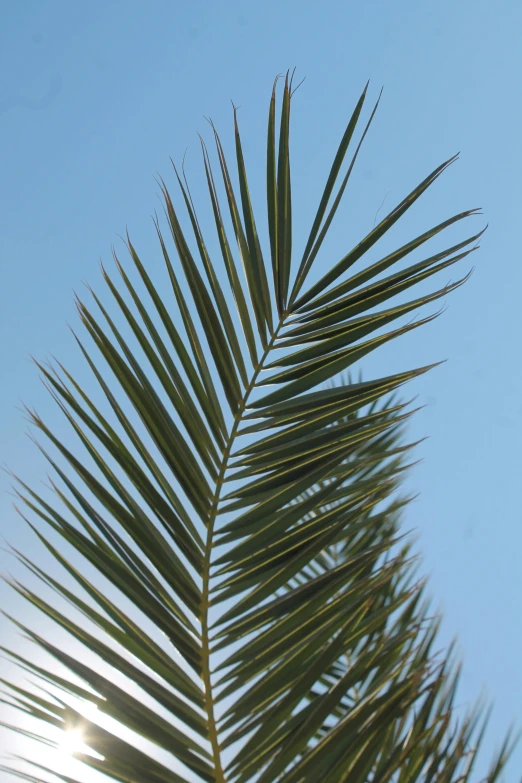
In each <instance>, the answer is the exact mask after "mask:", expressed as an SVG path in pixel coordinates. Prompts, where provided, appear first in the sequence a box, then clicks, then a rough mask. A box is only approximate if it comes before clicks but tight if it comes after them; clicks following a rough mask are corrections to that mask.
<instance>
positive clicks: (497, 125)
mask: <svg viewBox="0 0 522 783" xmlns="http://www.w3.org/2000/svg"><path fill="white" fill-rule="evenodd" d="M2 11H3V13H2V17H3V19H2V28H1V30H0V65H1V67H0V149H1V150H2V155H1V157H2V167H1V169H2V174H1V178H0V202H1V203H0V207H1V208H0V259H1V265H2V267H1V268H2V278H1V282H2V285H1V286H0V328H1V334H2V366H3V367H4V373H3V380H2V384H1V385H0V428H1V437H0V462H2V463H3V464H5V465H7V466H9V468H11V469H12V470H13V471H14V472H16V473H20V474H21V475H23V477H24V478H25V479H26V480H27V481H28V482H29V483H32V484H33V485H36V484H37V483H38V482H39V481H40V480H41V479H42V478H43V477H44V474H45V464H44V461H43V459H42V458H41V457H40V456H39V454H38V452H37V451H36V449H35V448H34V446H33V445H32V444H31V442H30V441H29V439H28V438H27V437H25V432H26V429H27V425H26V422H25V421H24V419H23V416H22V414H21V413H20V412H19V411H18V410H17V406H19V405H20V400H23V401H24V402H25V403H26V404H28V405H29V406H30V407H35V408H36V409H37V410H38V412H39V413H40V414H41V415H42V416H43V417H44V418H45V419H46V420H47V421H48V422H49V423H50V424H51V425H53V426H54V427H55V428H56V429H57V430H58V432H62V431H65V430H64V429H63V424H62V422H61V420H60V417H59V414H58V412H57V411H56V410H55V409H54V406H53V403H52V401H51V400H50V398H49V397H48V395H47V393H46V392H45V390H44V389H43V387H42V385H41V384H40V382H39V381H38V376H37V373H36V371H35V369H34V367H33V366H32V365H31V362H30V361H29V359H28V357H29V355H33V356H35V357H37V358H39V359H45V358H46V357H48V356H49V355H50V354H54V355H55V356H57V357H58V358H59V359H60V360H61V361H63V362H64V363H65V364H66V365H67V367H68V368H70V369H71V370H72V371H73V372H74V373H76V374H77V375H78V376H79V377H80V378H84V377H85V378H87V376H86V375H85V373H84V370H83V366H82V363H81V360H80V358H79V356H78V353H77V351H76V349H75V347H74V344H73V340H72V338H71V336H70V333H69V331H68V329H67V327H66V324H67V323H73V324H76V323H77V321H76V315H75V309H74V305H73V294H72V291H73V289H74V290H77V291H81V290H82V281H83V280H88V281H89V283H92V284H93V285H95V286H96V287H97V288H98V289H99V288H100V287H101V285H100V273H99V270H98V261H99V259H100V258H102V259H104V260H105V261H107V262H109V261H110V253H111V244H113V243H114V244H116V245H117V244H118V242H119V241H120V240H119V239H118V235H120V234H123V233H124V231H125V228H126V226H128V227H129V231H130V233H131V236H132V238H133V241H134V242H135V243H136V245H137V246H139V247H140V249H141V250H142V253H143V256H144V257H146V255H147V250H150V252H154V253H155V252H156V250H155V244H154V237H153V228H152V223H151V220H150V215H151V214H152V212H153V211H154V209H155V208H156V207H157V206H158V201H157V198H156V195H157V193H158V186H157V184H156V182H155V181H154V177H155V176H156V173H157V172H159V173H161V174H165V175H167V176H169V177H170V163H169V156H172V157H173V158H174V159H175V161H178V162H179V161H181V159H182V157H183V154H184V152H185V150H186V149H187V168H188V171H189V174H190V172H191V171H193V172H194V177H195V180H194V182H195V187H194V192H195V194H196V196H197V193H198V187H199V185H201V183H202V180H201V178H200V169H201V166H200V159H199V155H198V141H197V135H196V134H197V132H203V133H206V132H207V125H206V123H205V120H204V119H203V115H206V116H211V117H212V119H213V120H214V121H215V123H216V125H217V126H218V128H219V130H220V131H221V134H222V136H223V137H224V138H225V140H227V141H229V140H230V133H231V121H232V118H231V109H230V99H233V100H234V102H235V103H236V104H239V105H240V106H241V109H240V113H239V118H240V122H241V131H242V135H243V143H244V145H245V149H246V156H247V164H248V165H249V170H250V172H251V175H250V176H251V179H252V191H253V196H254V200H255V201H256V200H257V203H258V205H259V207H260V208H261V209H262V208H263V201H262V187H263V177H264V171H263V154H264V144H265V132H266V112H267V107H268V100H269V95H270V90H271V86H272V81H273V78H274V76H275V75H276V74H277V73H279V72H281V71H284V70H286V69H287V68H288V67H293V66H296V67H297V75H298V77H301V78H302V77H303V76H306V81H305V83H304V84H303V86H302V87H301V88H300V90H299V92H298V93H297V94H296V97H295V102H294V106H293V120H292V121H293V130H292V141H293V145H294V147H293V173H294V176H295V183H296V187H295V199H296V201H295V211H296V233H297V234H298V235H299V227H300V226H301V225H302V226H305V223H306V221H307V220H309V219H310V216H311V215H312V213H313V210H314V209H315V207H316V202H317V194H318V190H319V188H320V187H321V186H322V184H323V182H324V177H325V173H326V171H327V167H328V166H329V164H330V161H331V158H332V155H333V152H334V150H335V146H336V144H337V143H338V141H339V138H340V135H341V133H342V131H343V129H344V124H345V123H346V121H347V119H348V117H349V114H350V112H351V110H352V108H353V106H354V104H355V102H356V100H357V97H358V95H359V94H360V92H361V90H362V87H363V86H364V84H365V82H366V80H367V79H370V80H371V97H372V98H374V97H376V96H377V94H378V91H379V89H380V87H381V86H382V85H384V94H383V99H382V103H381V106H380V108H379V111H378V114H377V117H376V120H375V123H374V125H373V126H372V130H371V132H370V134H369V138H368V142H367V144H365V147H364V149H363V153H362V156H361V158H360V162H359V164H358V170H357V172H356V175H355V176H354V180H353V183H352V186H351V189H350V191H349V193H348V194H347V197H346V200H345V203H344V207H343V210H342V216H341V218H340V219H339V220H338V221H337V225H336V228H335V230H334V231H333V234H332V238H331V240H330V243H329V245H328V249H329V251H330V250H331V252H332V253H333V254H334V255H338V253H339V252H342V251H344V252H345V251H346V249H347V247H348V246H349V245H350V244H352V243H353V242H355V241H357V238H358V237H360V236H361V234H362V233H363V232H364V233H366V232H367V231H368V230H369V229H370V228H371V226H372V225H373V223H374V220H375V217H376V214H377V212H378V210H379V209H380V208H381V205H382V210H385V209H386V208H391V207H392V206H394V205H395V204H396V203H397V202H398V201H399V200H400V199H401V198H402V197H403V196H404V195H405V194H406V193H407V192H408V191H409V190H410V189H411V188H412V187H413V186H414V185H416V184H417V183H418V182H419V181H420V180H421V179H422V178H423V177H424V176H426V174H428V173H429V172H430V171H431V170H432V169H433V168H435V166H436V165H437V164H439V163H440V162H442V161H443V160H445V159H447V158H449V157H450V156H451V155H453V154H454V153H455V152H458V151H460V153H461V158H460V160H459V161H458V162H457V163H456V164H454V165H453V166H452V167H451V168H450V170H449V171H448V172H447V173H446V174H445V175H444V176H443V177H442V179H441V180H439V181H438V183H437V184H436V185H435V186H434V187H433V189H432V190H430V192H429V193H428V194H427V195H426V196H425V197H424V198H423V199H422V200H421V202H420V203H419V204H418V205H417V206H416V207H415V208H414V209H413V210H411V212H410V213H409V214H408V216H407V218H406V219H405V221H404V224H401V227H400V228H397V230H396V233H395V234H394V235H393V237H394V241H395V240H396V242H397V243H399V242H400V241H401V240H402V239H404V238H406V237H410V236H413V234H414V233H415V234H418V233H420V232H421V231H422V230H424V229H426V228H428V227H430V226H431V225H433V224H435V223H436V222H438V221H439V219H443V218H444V217H447V216H449V215H451V214H453V213H454V212H457V211H461V210H463V209H468V208H472V207H478V206H480V207H482V208H483V211H484V216H483V217H480V218H474V220H475V223H473V228H475V226H477V227H478V226H479V223H480V225H481V226H482V225H484V224H485V223H486V222H487V223H488V224H489V228H488V231H487V232H486V234H485V235H484V237H483V240H482V244H481V250H480V251H479V253H478V254H474V256H473V259H472V262H470V264H471V263H472V264H473V265H474V266H475V267H476V268H475V271H474V274H473V275H472V277H471V279H470V281H469V282H468V283H467V284H466V285H465V286H464V287H463V288H461V289H459V290H458V291H457V292H456V293H454V294H452V295H451V297H450V298H449V299H448V301H447V310H446V312H445V313H444V314H443V316H442V317H441V318H440V319H437V320H436V321H435V323H433V324H431V325H429V326H428V327H426V328H424V329H421V330H418V331H417V332H415V333H414V334H413V335H410V336H408V337H407V338H405V339H404V340H403V341H402V342H398V343H397V344H396V345H393V346H389V347H385V348H384V349H382V350H381V351H380V352H379V353H378V354H376V355H374V356H372V357H371V358H370V359H369V360H368V361H367V362H366V363H365V364H364V366H363V369H364V373H365V376H367V377H371V376H373V375H376V374H377V373H378V374H381V375H384V374H387V373H389V372H390V373H391V372H396V371H399V370H403V369H409V368H412V367H415V366H419V365H422V364H427V363H430V362H432V361H437V360H439V359H445V358H447V359H448V361H447V362H446V363H445V364H443V365H442V366H440V367H439V368H437V369H436V370H434V371H433V372H431V373H429V374H428V375H427V376H423V377H422V378H421V379H419V380H418V381H417V382H416V383H415V384H412V385H410V387H409V388H408V389H407V394H408V395H410V394H411V395H413V394H418V395H419V399H418V402H419V403H420V404H424V405H426V407H425V408H424V409H423V410H422V411H420V412H419V413H418V414H417V415H416V417H415V419H414V420H413V422H412V424H411V427H410V435H411V437H412V439H416V438H418V437H423V436H424V435H429V436H430V438H429V440H427V441H425V442H424V443H422V445H421V446H419V447H418V449H417V453H416V456H417V457H418V458H422V459H423V462H422V463H421V464H420V465H418V466H417V467H416V468H415V469H414V471H413V472H412V473H411V475H410V477H409V479H408V489H410V490H411V491H412V492H419V493H420V496H419V498H418V499H417V501H416V502H415V503H414V504H413V505H412V506H411V507H410V508H409V509H408V511H407V513H406V516H405V521H404V524H405V527H406V528H415V529H416V534H417V537H418V548H419V549H420V551H421V552H422V554H423V566H422V570H423V571H424V572H425V573H427V574H429V575H430V592H431V593H432V595H433V596H434V602H435V605H436V606H439V607H440V608H441V609H442V610H443V612H444V616H445V620H444V624H443V629H442V634H441V639H440V641H441V644H446V643H447V642H448V641H449V640H450V639H451V638H452V637H453V636H454V635H458V639H459V644H460V646H459V650H460V653H461V655H462V658H463V661H464V671H463V675H462V681H461V690H460V701H461V703H462V704H467V703H468V702H472V701H474V699H475V697H476V696H478V695H479V692H480V691H481V689H482V688H484V689H485V693H486V695H487V696H488V697H489V698H491V699H492V700H494V705H495V709H494V713H493V717H492V721H491V725H490V730H489V735H488V740H487V743H486V744H487V748H488V749H491V748H492V747H494V746H495V745H496V743H497V742H499V741H500V740H501V738H502V736H503V732H504V730H505V728H506V727H507V726H508V724H509V723H510V722H511V721H512V720H513V719H518V722H519V725H522V711H521V707H520V705H521V703H522V669H521V665H520V661H521V657H522V656H521V653H522V630H521V628H522V626H521V623H520V618H521V610H522V568H521V566H520V560H521V554H520V553H521V551H522V532H521V528H522V524H521V523H522V513H521V509H520V500H519V495H520V491H519V488H520V468H521V459H520V448H519V443H520V438H521V435H522V413H521V411H522V369H521V365H520V361H519V352H520V347H519V336H520V335H521V334H522V308H521V307H520V294H519V292H520V290H521V286H522V272H521V264H520V249H519V243H518V242H517V239H518V237H517V230H518V226H519V222H520V217H519V216H520V211H521V208H522V144H521V138H522V133H521V131H522V110H521V105H522V102H521V97H522V96H521V88H520V74H521V73H522V48H521V47H520V36H521V31H522V5H521V4H520V3H518V2H516V1H515V0H497V2H496V3H491V2H486V1H485V0H473V1H472V0H429V1H424V0H422V1H420V0H417V2H413V0H397V2H394V3H392V2H389V1H388V2H384V1H383V0H381V1H378V0H369V1H368V2H367V3H357V4H356V3H349V2H340V1H339V2H338V1H337V0H324V2H322V3H321V4H317V3H312V2H308V0H306V1H305V2H300V3H297V2H294V1H293V0H279V1H278V2H276V0H264V2H263V3H258V4H253V3H247V2H237V1H236V0H223V1H222V2H220V3H211V2H201V1H200V0H192V2H190V3H188V2H177V3H176V2H166V1H161V0H149V2H148V3H146V4H145V3H140V2H136V1H135V0H126V1H125V2H123V0H112V2H111V1H110V0H103V2H101V1H99V0H95V2H92V3H89V4H87V3H83V4H80V3H69V2H64V1H63V0H38V1H37V0H33V2H29V0H17V2H5V3H4V4H3V6H2ZM227 134H228V136H227ZM198 178H199V179H198ZM198 183H199V185H198ZM383 200H384V205H383ZM259 207H258V208H259ZM379 214H380V215H381V216H382V211H381V212H380V213H379ZM122 257H123V253H122ZM464 264H465V265H466V264H467V266H465V267H464V266H462V267H461V268H460V269H459V270H458V272H459V273H462V274H463V273H464V272H466V271H467V270H468V268H469V266H470V264H468V262H467V261H465V262H464ZM451 275H452V276H453V279H455V277H456V276H457V272H455V273H453V271H452V272H451ZM459 276H460V274H459ZM445 282H446V280H441V281H440V284H441V285H442V284H443V283H445ZM82 373H83V375H82ZM8 489H9V480H8V477H6V476H5V475H4V476H0V519H1V529H2V533H3V535H4V536H5V537H6V538H8V539H9V541H10V542H11V543H13V544H15V545H17V546H23V547H24V550H25V551H28V552H29V553H30V554H34V553H35V552H36V548H35V547H34V546H33V544H32V543H29V542H28V541H27V534H26V531H25V530H24V529H23V528H22V527H21V525H20V523H19V521H18V519H17V517H16V515H15V514H14V512H13V510H12V505H11V504H12V498H11V497H10V496H9V495H8V494H7V492H8ZM26 541H27V543H26ZM0 562H1V567H2V570H7V569H10V568H12V565H11V560H10V559H9V558H8V557H7V555H5V554H4V553H0ZM0 599H1V603H2V605H5V602H6V601H9V602H12V601H13V599H12V598H11V597H8V594H7V592H6V590H5V588H4V587H3V586H2V587H0ZM0 623H2V625H1V626H0V629H1V630H0V633H1V639H2V643H4V640H6V641H7V643H8V644H11V643H13V642H12V640H13V638H14V637H13V633H12V631H11V630H10V629H9V628H8V627H7V625H5V624H4V621H0ZM7 745H8V743H7V739H6V737H5V736H2V737H1V739H0V755H1V754H3V753H5V752H6V749H7ZM521 768H522V747H521V748H519V749H518V751H517V754H516V756H515V757H514V759H513V762H512V764H511V767H510V772H509V773H508V775H507V776H506V781H508V783H511V781H515V780H516V779H518V776H519V772H518V771H519V770H520V769H521Z"/></svg>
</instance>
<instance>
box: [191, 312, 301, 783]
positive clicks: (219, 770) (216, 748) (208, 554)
mask: <svg viewBox="0 0 522 783" xmlns="http://www.w3.org/2000/svg"><path fill="white" fill-rule="evenodd" d="M287 315H288V313H287V312H284V313H282V314H281V317H280V320H279V322H278V324H277V326H276V328H275V330H274V332H273V333H272V335H271V338H270V341H269V342H268V344H267V346H266V348H265V350H264V352H263V355H262V356H261V358H260V359H259V361H258V363H257V366H256V367H255V368H254V370H253V373H252V377H251V379H250V382H249V384H248V386H247V387H246V389H245V392H244V394H243V398H242V400H241V403H240V406H239V409H238V411H237V412H236V414H235V415H234V422H233V424H232V427H231V430H230V434H229V436H228V439H227V442H226V444H225V447H224V449H223V452H222V454H223V456H222V460H221V465H220V467H219V473H218V476H217V479H216V488H215V492H214V497H213V499H212V504H211V509H210V513H209V516H208V525H207V539H206V542H205V551H204V561H203V571H202V591H201V594H202V595H201V653H202V679H203V684H204V689H205V690H204V697H205V707H206V712H207V719H208V731H209V741H210V745H211V749H212V758H213V761H214V769H215V775H216V777H215V783H226V778H225V773H224V770H223V766H222V763H221V746H220V743H219V737H218V728H217V721H216V716H215V713H214V702H215V699H214V695H213V688H212V679H211V671H210V638H209V617H208V614H209V608H210V568H211V558H212V550H213V537H214V528H215V523H216V518H217V516H218V507H219V503H220V500H221V490H222V488H223V485H224V479H225V474H226V472H227V470H228V467H229V464H228V463H229V460H230V455H231V453H232V447H233V445H234V441H235V438H236V436H237V434H238V429H239V427H240V425H241V423H242V420H243V415H244V413H245V409H246V406H247V403H248V399H249V397H250V394H251V392H252V391H253V389H254V387H255V385H256V381H257V378H258V375H259V373H260V372H261V371H262V370H263V365H264V363H265V361H266V359H267V357H268V355H269V354H270V352H271V350H272V349H273V348H274V343H275V341H276V340H277V337H278V334H279V331H280V330H281V329H282V328H283V326H284V324H285V319H286V317H287Z"/></svg>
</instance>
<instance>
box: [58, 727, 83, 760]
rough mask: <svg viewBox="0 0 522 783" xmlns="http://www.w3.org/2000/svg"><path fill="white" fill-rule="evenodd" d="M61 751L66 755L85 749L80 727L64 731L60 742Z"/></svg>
mask: <svg viewBox="0 0 522 783" xmlns="http://www.w3.org/2000/svg"><path fill="white" fill-rule="evenodd" d="M60 751H61V753H63V754H64V756H72V755H73V754H74V753H81V752H82V751H85V744H84V742H83V734H82V732H81V731H80V730H79V729H71V730H70V731H64V733H63V737H62V739H61V742H60Z"/></svg>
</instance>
